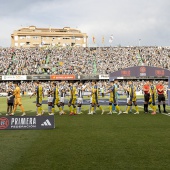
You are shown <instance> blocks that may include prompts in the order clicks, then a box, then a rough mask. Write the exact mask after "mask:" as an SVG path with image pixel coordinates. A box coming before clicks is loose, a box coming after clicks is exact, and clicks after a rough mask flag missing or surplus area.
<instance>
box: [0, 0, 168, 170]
mask: <svg viewBox="0 0 170 170" xmlns="http://www.w3.org/2000/svg"><path fill="white" fill-rule="evenodd" d="M93 1H95V0H92V1H91V3H92V6H93V5H94V4H93V3H94V2H93ZM132 1H133V0H132ZM54 2H55V3H54ZM75 2H76V3H77V6H76V7H78V6H79V5H80V4H81V5H85V4H84V3H82V2H81V3H80V2H78V1H77V0H75ZM88 2H90V1H88ZM108 2H109V1H108ZM13 3H14V2H13ZM57 3H58V5H59V2H57V1H56V0H54V1H53V2H52V1H50V2H49V4H48V3H47V2H45V1H44V2H41V3H40V2H39V3H38V0H37V2H33V1H32V0H31V1H30V4H28V2H26V1H25V2H24V4H25V5H27V6H30V7H32V8H30V9H27V8H26V9H25V10H26V11H29V12H30V13H29V16H30V17H31V19H33V18H34V17H33V16H32V15H31V12H33V11H34V10H35V9H36V6H32V5H33V4H34V5H35V4H36V5H38V6H41V7H42V11H39V12H38V13H37V16H35V19H34V22H35V23H37V24H38V23H39V22H40V23H41V22H42V23H44V22H45V21H44V20H43V21H41V20H39V22H38V19H37V18H39V17H40V18H41V17H42V15H43V10H45V11H50V14H52V11H51V9H53V10H54V9H59V8H57V7H54V4H57ZM110 3H111V2H110ZM124 3H125V1H124ZM141 3H142V2H141ZM63 4H64V6H63V7H68V6H67V5H66V4H65V2H63ZM70 4H72V3H70ZM111 4H112V5H113V4H114V3H113V2H112V3H111ZM125 4H126V3H125ZM156 4H157V3H156ZM156 4H155V6H156ZM165 4H166V3H165ZM5 5H8V7H9V9H10V8H11V9H13V8H12V7H11V4H8V1H7V2H6V3H4V6H5ZM16 5H18V6H21V7H22V6H23V4H20V3H19V2H16ZM48 5H49V6H48ZM60 5H61V6H62V4H60ZM81 5H80V6H81ZM96 5H97V7H98V8H101V7H100V5H99V4H96ZM114 5H115V4H114ZM141 5H143V4H141ZM157 5H158V4H157ZM107 7H108V8H109V6H108V4H107ZM0 8H1V7H0ZM90 8H91V7H89V9H90ZM130 8H131V7H130ZM66 9H68V11H69V8H66ZM76 9H77V10H78V8H76ZM96 9H97V8H96ZM102 9H103V8H102ZM115 9H116V8H115ZM132 9H133V8H132ZM2 11H3V9H2ZM36 11H37V10H36ZM71 12H73V11H72V10H71ZM81 12H82V14H81V13H80V15H81V16H83V10H82V11H81ZM4 13H5V10H4ZM10 13H11V12H9V14H8V15H9V16H10ZM14 13H15V12H14ZM16 13H17V12H16ZM20 13H21V14H22V10H20ZM58 13H59V12H58ZM117 13H118V11H117ZM136 14H137V13H136ZM8 15H7V16H8ZM60 15H61V14H60ZM60 15H59V16H60ZM86 15H88V14H86ZM103 15H104V16H105V14H103ZM61 16H62V15H61ZM64 16H65V17H68V16H69V15H68V14H64ZM129 16H130V14H129ZM14 17H16V22H17V18H22V17H23V18H24V17H26V18H27V17H28V16H24V15H23V16H22V17H21V16H17V15H16V16H14ZM46 17H47V16H46ZM70 17H73V16H70ZM90 17H92V15H90ZM4 18H5V17H4ZM26 18H25V19H26ZM40 18H39V19H40ZM68 18H69V17H68ZM77 18H78V17H77ZM120 18H121V17H120ZM27 19H28V18H27ZM58 19H59V18H58ZM49 20H50V18H49ZM59 21H60V20H59ZM108 21H111V20H108ZM7 22H8V20H7ZM60 22H63V20H61V21H60ZM79 22H81V21H79ZM89 22H90V20H89ZM122 22H125V20H122ZM129 22H130V21H129ZM152 22H153V20H152ZM64 23H67V22H66V21H64ZM68 23H69V21H68ZM136 23H137V21H136ZM91 24H92V23H91ZM95 24H96V22H95V23H94V25H95ZM100 24H101V23H100ZM42 25H43V24H42ZM45 25H47V23H45ZM70 25H71V24H70ZM147 26H148V28H149V25H147ZM4 27H5V26H4ZM121 27H122V26H121ZM85 28H87V27H85ZM119 29H120V28H119ZM141 29H142V28H141ZM87 30H88V29H87ZM120 30H121V29H120ZM137 30H138V29H137ZM4 31H5V30H4ZM88 31H89V30H88ZM100 31H101V30H100ZM138 31H139V32H140V30H138ZM85 32H86V30H85V31H84V30H83V31H81V30H80V29H78V28H77V27H75V28H72V27H61V28H53V27H51V26H50V27H49V28H47V27H45V28H44V27H36V26H33V25H31V24H30V26H27V27H23V26H22V27H21V28H20V29H17V30H15V31H13V33H12V32H11V33H12V34H11V37H10V35H8V36H9V37H10V38H11V39H10V41H11V45H9V46H6V45H5V38H4V39H3V38H2V40H1V41H2V43H1V41H0V43H1V44H2V46H1V47H0V66H1V67H0V151H1V155H0V170H1V169H2V170H44V169H46V170H97V169H100V170H127V169H130V170H145V169H146V170H164V169H170V164H169V157H170V142H169V141H170V133H169V131H170V45H164V44H163V43H162V40H160V41H159V40H158V43H159V42H160V44H161V43H162V44H163V45H162V44H161V45H155V44H154V42H151V44H152V45H148V44H147V43H146V44H144V45H141V39H139V44H137V45H133V46H126V45H124V46H121V45H114V41H115V40H114V37H113V35H112V34H110V33H109V36H108V37H107V36H106V37H104V36H101V37H102V38H101V40H102V41H101V43H99V42H97V41H98V40H97V36H96V37H95V36H89V35H88V32H87V33H85ZM101 32H102V31H101ZM90 33H91V32H90ZM101 34H102V33H101ZM145 36H146V35H145V34H144V37H145ZM107 38H108V40H106V39H107ZM90 39H91V40H90ZM127 39H128V38H127ZM129 40H130V39H129ZM106 41H108V42H107V43H106ZM164 41H166V40H165V39H164ZM3 42H4V43H3ZM129 42H130V41H129ZM90 43H91V44H90ZM166 43H167V44H168V43H170V42H168V41H167V42H166ZM1 44H0V45H1Z"/></svg>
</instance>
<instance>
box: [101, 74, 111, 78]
mask: <svg viewBox="0 0 170 170" xmlns="http://www.w3.org/2000/svg"><path fill="white" fill-rule="evenodd" d="M99 79H109V75H108V74H102V75H99Z"/></svg>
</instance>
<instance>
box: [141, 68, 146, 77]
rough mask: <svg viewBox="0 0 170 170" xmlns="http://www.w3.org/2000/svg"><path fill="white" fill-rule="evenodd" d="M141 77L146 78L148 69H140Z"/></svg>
mask: <svg viewBox="0 0 170 170" xmlns="http://www.w3.org/2000/svg"><path fill="white" fill-rule="evenodd" d="M140 76H146V67H140Z"/></svg>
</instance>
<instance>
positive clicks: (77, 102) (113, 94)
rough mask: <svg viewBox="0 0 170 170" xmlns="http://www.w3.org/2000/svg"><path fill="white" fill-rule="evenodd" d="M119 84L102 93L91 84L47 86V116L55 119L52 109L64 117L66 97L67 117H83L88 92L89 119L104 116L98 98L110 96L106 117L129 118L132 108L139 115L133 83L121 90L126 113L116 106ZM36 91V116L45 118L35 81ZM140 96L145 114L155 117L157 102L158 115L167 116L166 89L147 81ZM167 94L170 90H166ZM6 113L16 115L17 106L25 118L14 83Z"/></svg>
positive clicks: (41, 91) (39, 86)
mask: <svg viewBox="0 0 170 170" xmlns="http://www.w3.org/2000/svg"><path fill="white" fill-rule="evenodd" d="M117 82H118V80H116V79H115V80H113V81H111V82H109V83H108V84H107V85H106V86H105V90H103V89H99V88H98V85H97V82H96V81H92V82H91V83H87V84H83V82H81V81H80V82H78V83H77V84H76V85H75V84H74V82H72V81H70V82H69V85H68V86H66V85H65V84H66V82H65V81H61V82H60V83H58V82H50V83H49V89H48V93H47V96H48V114H49V115H54V114H55V113H56V111H55V107H57V108H58V110H59V114H60V115H64V114H66V113H65V112H64V106H65V98H66V96H67V95H69V101H68V103H67V105H68V107H69V111H70V113H69V115H77V114H82V113H83V112H82V105H83V95H84V92H85V91H88V92H89V97H90V102H89V113H88V114H90V115H93V114H95V112H96V108H98V109H99V110H100V111H101V114H104V113H105V111H104V109H103V107H102V106H101V105H100V102H99V95H100V93H101V94H102V97H104V95H106V94H109V99H108V100H109V112H108V113H107V114H112V113H117V114H118V115H120V114H122V113H124V114H128V113H129V112H132V105H134V107H135V113H134V114H139V109H138V105H137V95H136V87H135V85H134V84H133V82H132V81H128V83H127V85H126V86H125V87H121V88H122V89H123V90H124V92H125V93H126V96H127V106H126V109H125V111H122V110H121V108H120V106H119V102H118V93H117V91H118V89H119V88H120V87H118V84H117ZM34 84H35V91H34V92H33V93H32V95H31V96H30V98H31V97H32V96H36V115H37V116H41V115H43V114H44V110H43V107H42V102H43V98H44V96H45V95H44V88H43V86H42V84H41V82H39V81H36V82H34ZM142 90H143V94H144V112H145V113H149V109H148V106H150V108H151V110H152V113H151V114H153V115H154V114H156V112H157V108H156V101H158V102H157V103H158V112H159V113H167V111H166V103H165V88H164V86H163V84H162V82H161V81H160V82H159V83H158V84H156V85H154V84H153V81H147V82H146V83H145V84H144V85H143V89H142ZM168 90H170V89H168ZM7 94H8V96H7V113H6V115H7V116H8V115H9V116H13V115H15V112H16V109H17V106H19V107H20V109H21V111H22V115H21V116H25V115H26V113H25V110H24V107H23V105H22V101H21V90H20V87H19V85H18V83H17V82H14V83H12V82H10V83H9V84H8V88H7ZM161 104H162V105H163V112H162V110H161Z"/></svg>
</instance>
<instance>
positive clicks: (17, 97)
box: [10, 82, 26, 116]
mask: <svg viewBox="0 0 170 170" xmlns="http://www.w3.org/2000/svg"><path fill="white" fill-rule="evenodd" d="M14 86H15V90H14V92H13V95H11V96H10V97H13V96H15V101H14V109H13V110H12V113H11V114H10V116H13V115H14V114H15V111H16V109H17V106H20V109H21V111H22V115H21V116H25V115H26V114H25V111H24V107H23V106H22V102H21V95H20V93H21V91H20V88H19V86H18V83H17V82H14Z"/></svg>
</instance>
